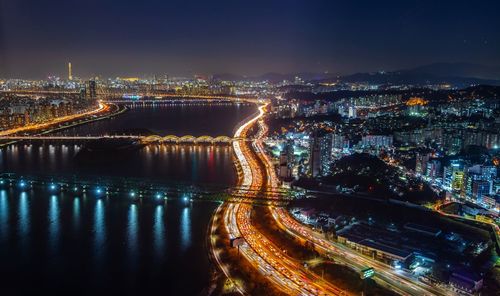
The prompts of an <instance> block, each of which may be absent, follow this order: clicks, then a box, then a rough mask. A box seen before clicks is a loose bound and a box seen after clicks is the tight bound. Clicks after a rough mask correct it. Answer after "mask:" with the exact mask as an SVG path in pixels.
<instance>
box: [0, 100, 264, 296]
mask: <svg viewBox="0 0 500 296" xmlns="http://www.w3.org/2000/svg"><path fill="white" fill-rule="evenodd" d="M255 111H256V108H255V106H252V105H233V104H218V105H171V106H145V107H137V106H136V107H132V108H131V110H130V111H128V112H126V113H124V114H122V115H120V116H118V117H116V118H114V119H111V120H103V121H97V122H94V123H90V124H88V125H85V126H79V127H75V128H72V129H70V130H66V131H63V132H60V133H63V134H68V135H70V134H71V135H100V134H114V133H116V132H130V131H131V130H135V131H137V130H149V131H151V132H153V133H155V134H159V135H167V134H174V135H179V136H182V135H186V134H191V135H195V136H200V135H210V136H218V135H227V136H231V135H232V133H233V130H234V127H235V126H236V125H237V124H238V123H239V122H240V121H242V120H243V119H245V118H247V117H248V116H249V115H251V114H253V113H254V112H255ZM82 145H83V144H82V143H61V142H57V143H56V142H54V143H17V144H13V145H11V146H8V147H6V148H3V149H2V150H0V170H1V171H2V172H15V173H18V174H23V175H42V174H44V175H45V174H50V175H54V174H56V175H63V174H64V175H67V174H71V175H82V176H85V175H89V176H106V177H108V176H111V177H120V178H126V177H134V178H142V179H143V180H144V182H146V183H147V182H148V181H149V180H153V179H154V180H155V181H160V182H161V181H165V182H179V183H196V184H198V183H216V184H225V185H232V184H234V182H235V180H236V176H235V172H234V168H233V165H232V156H231V155H232V150H231V147H229V146H200V145H198V146H188V145H153V146H148V147H144V148H142V149H140V150H138V151H135V152H133V153H132V154H131V155H129V156H128V157H127V158H126V159H124V160H120V161H119V162H111V163H103V164H96V163H93V164H85V163H79V162H77V161H75V159H74V156H75V154H76V153H77V152H78V151H79V149H81V146H82ZM215 207H216V204H213V203H209V202H194V203H184V202H182V201H169V202H167V203H165V204H163V203H162V204H158V203H151V202H142V203H141V202H136V203H132V202H127V201H124V200H113V199H96V198H94V197H92V196H87V195H81V194H79V195H78V194H70V193H68V192H63V193H58V194H51V193H49V192H48V190H43V189H35V190H28V191H25V192H23V191H20V190H18V189H16V188H7V187H4V188H1V189H0V262H1V264H0V275H1V276H0V295H19V294H34V293H36V294H47V295H50V294H49V293H56V294H61V293H62V294H67V295H69V294H71V295H104V294H106V295H112V294H113V295H114V294H122V295H124V294H127V295H130V294H140V295H150V294H153V293H154V294H156V293H162V294H163V295H199V294H200V293H202V292H203V291H204V289H206V288H207V284H208V282H209V279H210V274H209V270H210V269H209V262H208V257H207V249H206V246H205V234H206V230H207V224H208V222H209V220H210V217H211V215H212V212H213V210H214V209H215Z"/></svg>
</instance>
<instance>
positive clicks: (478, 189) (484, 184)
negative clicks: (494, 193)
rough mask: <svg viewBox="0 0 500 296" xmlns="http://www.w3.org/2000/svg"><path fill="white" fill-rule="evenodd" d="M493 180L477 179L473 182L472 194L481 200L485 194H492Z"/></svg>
mask: <svg viewBox="0 0 500 296" xmlns="http://www.w3.org/2000/svg"><path fill="white" fill-rule="evenodd" d="M490 191H491V182H488V181H486V180H475V181H473V182H472V196H473V197H474V198H475V199H476V200H477V201H479V202H480V201H481V200H482V198H483V196H484V195H488V194H490Z"/></svg>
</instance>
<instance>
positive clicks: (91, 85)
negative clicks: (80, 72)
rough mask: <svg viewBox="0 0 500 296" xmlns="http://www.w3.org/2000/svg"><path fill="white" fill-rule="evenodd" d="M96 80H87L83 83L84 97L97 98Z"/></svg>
mask: <svg viewBox="0 0 500 296" xmlns="http://www.w3.org/2000/svg"><path fill="white" fill-rule="evenodd" d="M96 88H97V87H96V82H95V81H94V80H89V81H87V83H86V84H85V98H86V99H89V100H93V99H95V98H97V90H96Z"/></svg>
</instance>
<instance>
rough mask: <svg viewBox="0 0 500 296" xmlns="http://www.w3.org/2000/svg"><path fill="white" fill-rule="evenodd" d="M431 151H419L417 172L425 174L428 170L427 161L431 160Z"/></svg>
mask: <svg viewBox="0 0 500 296" xmlns="http://www.w3.org/2000/svg"><path fill="white" fill-rule="evenodd" d="M429 158H430V154H429V153H417V157H416V163H415V172H416V173H417V174H420V175H424V174H425V173H426V172H427V163H428V162H429Z"/></svg>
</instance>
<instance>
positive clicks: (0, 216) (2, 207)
mask: <svg viewBox="0 0 500 296" xmlns="http://www.w3.org/2000/svg"><path fill="white" fill-rule="evenodd" d="M8 222H9V199H8V198H7V192H6V191H5V190H1V191H0V242H2V241H4V240H6V239H7V236H8V233H9V223H8Z"/></svg>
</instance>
